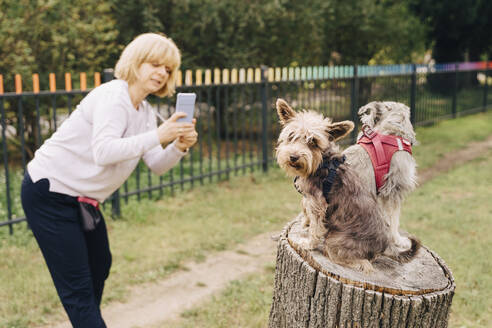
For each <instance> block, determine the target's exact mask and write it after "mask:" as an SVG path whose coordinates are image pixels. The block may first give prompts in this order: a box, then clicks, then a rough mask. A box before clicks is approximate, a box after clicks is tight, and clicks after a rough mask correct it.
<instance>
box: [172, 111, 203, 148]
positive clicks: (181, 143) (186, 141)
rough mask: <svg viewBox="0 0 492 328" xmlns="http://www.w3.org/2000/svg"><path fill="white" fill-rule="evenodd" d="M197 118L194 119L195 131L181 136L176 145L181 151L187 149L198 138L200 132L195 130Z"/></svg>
mask: <svg viewBox="0 0 492 328" xmlns="http://www.w3.org/2000/svg"><path fill="white" fill-rule="evenodd" d="M195 123H196V119H193V123H192V124H193V131H192V132H190V133H189V134H186V135H184V136H181V137H179V138H178V139H177V140H176V142H175V143H174V145H175V146H176V147H177V148H178V149H179V150H181V151H183V152H184V151H186V150H187V149H188V148H190V147H191V146H193V145H194V144H195V143H196V142H197V140H198V132H196V130H195Z"/></svg>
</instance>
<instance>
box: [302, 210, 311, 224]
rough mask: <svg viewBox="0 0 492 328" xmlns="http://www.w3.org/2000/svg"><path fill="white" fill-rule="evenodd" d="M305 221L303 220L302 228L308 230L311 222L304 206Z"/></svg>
mask: <svg viewBox="0 0 492 328" xmlns="http://www.w3.org/2000/svg"><path fill="white" fill-rule="evenodd" d="M303 214H304V215H303V216H304V217H303V220H302V227H303V228H307V227H309V224H310V220H309V215H308V214H307V212H306V208H305V207H304V206H303Z"/></svg>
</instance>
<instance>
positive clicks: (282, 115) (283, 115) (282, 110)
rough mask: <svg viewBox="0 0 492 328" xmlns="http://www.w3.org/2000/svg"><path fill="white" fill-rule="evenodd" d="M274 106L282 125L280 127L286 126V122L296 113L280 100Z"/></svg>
mask: <svg viewBox="0 0 492 328" xmlns="http://www.w3.org/2000/svg"><path fill="white" fill-rule="evenodd" d="M276 106H277V114H278V118H279V119H280V123H282V125H285V124H287V122H288V121H290V120H291V119H292V118H294V117H295V116H296V112H295V111H294V110H293V109H292V108H291V107H290V106H289V104H287V102H286V101H285V100H283V99H282V98H278V99H277V103H276Z"/></svg>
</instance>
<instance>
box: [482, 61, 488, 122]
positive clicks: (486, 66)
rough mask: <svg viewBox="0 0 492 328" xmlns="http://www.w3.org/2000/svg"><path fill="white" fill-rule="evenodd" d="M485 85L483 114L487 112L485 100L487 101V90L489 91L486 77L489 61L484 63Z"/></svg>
mask: <svg viewBox="0 0 492 328" xmlns="http://www.w3.org/2000/svg"><path fill="white" fill-rule="evenodd" d="M484 73H485V85H484V87H483V112H486V111H487V100H488V94H487V93H488V89H489V84H488V81H487V77H488V76H489V74H488V73H489V61H488V60H487V61H485V71H484Z"/></svg>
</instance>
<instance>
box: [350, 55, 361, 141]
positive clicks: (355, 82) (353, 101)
mask: <svg viewBox="0 0 492 328" xmlns="http://www.w3.org/2000/svg"><path fill="white" fill-rule="evenodd" d="M358 89H359V77H358V74H357V65H354V76H353V77H352V88H351V92H350V106H351V107H350V113H351V119H352V122H354V130H353V131H352V142H355V141H357V129H358V127H357V126H358V122H359V118H358V116H357V96H358Z"/></svg>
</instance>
